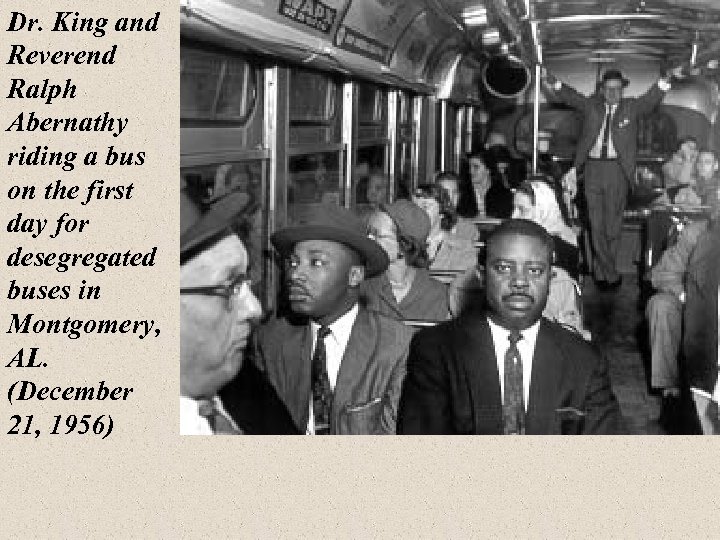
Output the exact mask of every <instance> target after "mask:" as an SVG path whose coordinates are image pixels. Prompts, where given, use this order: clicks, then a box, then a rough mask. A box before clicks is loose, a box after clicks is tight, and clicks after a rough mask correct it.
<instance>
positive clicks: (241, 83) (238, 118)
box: [180, 47, 257, 124]
mask: <svg viewBox="0 0 720 540" xmlns="http://www.w3.org/2000/svg"><path fill="white" fill-rule="evenodd" d="M256 92H257V90H256V80H255V72H254V70H253V68H252V67H251V66H250V65H249V64H248V63H247V62H245V61H244V60H242V59H240V58H236V57H230V56H225V55H221V54H217V53H209V52H205V51H198V50H192V49H188V48H184V47H183V48H181V49H180V117H181V118H182V119H183V120H222V121H229V122H236V123H238V124H245V123H246V122H247V120H248V118H249V117H250V115H251V113H252V111H253V107H254V105H255V98H256Z"/></svg>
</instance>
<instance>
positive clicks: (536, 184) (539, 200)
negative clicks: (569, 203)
mask: <svg viewBox="0 0 720 540" xmlns="http://www.w3.org/2000/svg"><path fill="white" fill-rule="evenodd" d="M512 217H513V218H522V219H529V220H530V221H534V222H535V223H537V224H539V225H542V226H543V227H544V228H545V230H546V231H548V232H549V233H550V234H551V235H552V236H553V240H554V241H555V265H556V266H559V267H561V268H563V269H564V270H565V271H566V272H567V273H568V274H569V275H570V277H572V278H573V279H575V280H577V279H578V278H579V273H580V272H579V270H580V250H579V249H578V244H577V235H576V234H575V231H573V229H572V228H571V227H570V226H569V225H568V224H567V223H566V222H565V219H564V218H563V215H562V212H561V211H560V203H559V202H558V199H557V195H556V192H555V190H554V189H553V188H552V186H550V184H549V183H548V182H547V181H546V180H545V179H544V177H542V176H540V175H536V176H532V177H531V179H530V180H526V181H525V182H523V183H522V184H520V186H519V187H518V188H517V190H515V195H514V196H513V213H512Z"/></svg>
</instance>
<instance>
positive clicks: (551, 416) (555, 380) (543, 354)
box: [526, 319, 563, 435]
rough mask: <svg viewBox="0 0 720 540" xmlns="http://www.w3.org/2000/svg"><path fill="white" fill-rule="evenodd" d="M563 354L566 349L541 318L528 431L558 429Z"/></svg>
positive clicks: (535, 353)
mask: <svg viewBox="0 0 720 540" xmlns="http://www.w3.org/2000/svg"><path fill="white" fill-rule="evenodd" d="M561 355H562V350H561V349H560V347H559V345H558V344H557V343H556V342H555V340H554V339H553V338H552V334H551V331H550V328H549V327H548V324H547V322H546V321H545V320H544V319H540V328H539V329H538V335H537V340H536V341H535V350H534V351H533V363H532V370H531V373H530V392H529V398H528V407H527V429H526V432H527V434H528V435H532V434H542V433H544V434H548V433H554V432H556V429H555V428H554V424H555V416H556V411H555V407H556V403H557V399H558V396H559V395H560V386H561V384H562V380H563V372H562V369H561V364H562V362H561V361H560V358H561Z"/></svg>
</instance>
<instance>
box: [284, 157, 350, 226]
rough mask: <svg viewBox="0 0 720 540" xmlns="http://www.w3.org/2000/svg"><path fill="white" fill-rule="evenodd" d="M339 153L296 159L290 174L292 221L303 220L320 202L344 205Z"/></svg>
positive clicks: (290, 219) (292, 158) (289, 201)
mask: <svg viewBox="0 0 720 540" xmlns="http://www.w3.org/2000/svg"><path fill="white" fill-rule="evenodd" d="M340 167H341V159H340V153H339V152H336V151H335V152H322V153H317V154H303V155H299V156H292V157H291V158H290V161H289V166H288V172H289V176H290V181H289V183H288V193H287V201H288V220H289V222H290V223H293V222H295V221H297V220H298V219H301V218H302V217H303V216H304V215H305V213H306V212H312V211H313V209H314V208H316V205H317V204H319V203H330V204H342V202H343V196H342V195H343V192H342V186H341V181H340V179H341V176H342V175H341V169H340Z"/></svg>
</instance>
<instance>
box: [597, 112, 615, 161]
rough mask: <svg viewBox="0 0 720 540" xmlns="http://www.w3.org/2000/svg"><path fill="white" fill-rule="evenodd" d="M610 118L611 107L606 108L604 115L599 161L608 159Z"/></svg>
mask: <svg viewBox="0 0 720 540" xmlns="http://www.w3.org/2000/svg"><path fill="white" fill-rule="evenodd" d="M611 116H612V107H608V108H607V112H606V113H605V124H604V125H603V129H604V130H605V131H603V138H602V148H601V149H600V158H601V159H607V157H608V143H609V142H610V120H611Z"/></svg>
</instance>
